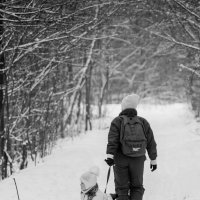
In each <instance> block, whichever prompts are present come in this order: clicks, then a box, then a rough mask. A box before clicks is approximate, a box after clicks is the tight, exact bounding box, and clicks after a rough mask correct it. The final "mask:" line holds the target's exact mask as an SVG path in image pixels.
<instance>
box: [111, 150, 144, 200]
mask: <svg viewBox="0 0 200 200" xmlns="http://www.w3.org/2000/svg"><path fill="white" fill-rule="evenodd" d="M145 160H146V156H141V157H135V158H133V157H128V156H125V155H123V154H122V153H117V154H116V155H115V156H114V161H115V165H114V177H115V178H114V180H115V192H116V193H117V194H118V195H119V197H118V200H129V199H130V200H142V197H143V194H144V190H145V189H144V187H143V173H144V161H145Z"/></svg>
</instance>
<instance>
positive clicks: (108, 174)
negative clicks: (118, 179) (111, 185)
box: [104, 166, 111, 193]
mask: <svg viewBox="0 0 200 200" xmlns="http://www.w3.org/2000/svg"><path fill="white" fill-rule="evenodd" d="M110 171H111V166H110V167H109V169H108V173H107V181H106V188H105V191H104V193H106V190H107V186H108V181H109V178H110Z"/></svg>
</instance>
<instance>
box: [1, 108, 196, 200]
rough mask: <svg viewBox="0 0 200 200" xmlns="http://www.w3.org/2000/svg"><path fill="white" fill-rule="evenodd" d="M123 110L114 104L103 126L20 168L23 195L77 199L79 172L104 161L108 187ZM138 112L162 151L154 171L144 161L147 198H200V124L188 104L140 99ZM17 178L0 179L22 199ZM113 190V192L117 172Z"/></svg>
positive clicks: (6, 192) (11, 196) (7, 192)
mask: <svg viewBox="0 0 200 200" xmlns="http://www.w3.org/2000/svg"><path fill="white" fill-rule="evenodd" d="M119 112H120V106H118V105H111V106H109V107H108V111H107V113H109V115H108V117H107V118H105V119H102V120H100V121H95V124H96V127H101V129H100V130H98V129H97V130H93V131H91V132H88V133H87V134H82V135H81V136H80V137H77V138H75V139H74V140H65V141H60V142H59V145H58V146H57V148H56V149H55V151H54V153H53V155H51V156H49V157H47V158H46V159H45V162H44V163H42V164H39V165H38V166H37V167H29V168H28V169H25V170H23V171H22V172H20V173H19V174H15V175H14V177H15V178H16V181H17V184H18V189H19V194H20V200H64V199H66V200H78V199H80V182H79V177H80V175H81V174H82V173H83V172H85V171H86V170H88V168H90V167H91V166H93V165H98V166H99V167H100V177H99V179H98V182H99V185H100V188H101V189H102V190H104V188H105V183H106V175H107V170H108V167H107V166H106V164H105V162H104V159H105V156H106V155H105V149H106V140H107V132H108V126H109V124H110V121H111V119H112V118H113V117H114V116H116V115H117V114H118V113H119ZM138 114H139V115H141V116H143V117H145V118H146V119H147V120H148V121H149V122H150V124H151V126H152V129H153V131H154V135H155V138H156V141H157V144H158V155H159V156H158V170H157V171H155V172H153V173H152V172H151V171H150V169H149V160H147V161H146V162H145V174H144V187H145V188H146V191H145V195H144V200H152V199H153V200H200V190H199V183H200V159H199V158H200V135H198V133H199V132H200V129H199V128H198V126H197V124H196V123H195V122H194V118H193V117H192V114H191V113H190V111H189V109H188V108H187V106H186V105H184V104H174V105H165V106H148V105H141V106H139V108H138ZM12 178H13V177H10V178H8V179H6V180H4V181H2V182H0V200H15V199H16V200H17V195H16V190H15V186H14V182H13V179H12ZM108 192H114V184H113V175H112V176H111V179H110V182H109V185H108Z"/></svg>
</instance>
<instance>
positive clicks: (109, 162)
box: [105, 158, 114, 166]
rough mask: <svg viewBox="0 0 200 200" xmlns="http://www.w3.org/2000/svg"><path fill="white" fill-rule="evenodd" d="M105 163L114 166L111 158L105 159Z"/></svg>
mask: <svg viewBox="0 0 200 200" xmlns="http://www.w3.org/2000/svg"><path fill="white" fill-rule="evenodd" d="M105 162H106V163H107V165H109V166H113V165H114V159H113V158H107V159H105Z"/></svg>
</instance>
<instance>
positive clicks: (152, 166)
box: [150, 160, 157, 172]
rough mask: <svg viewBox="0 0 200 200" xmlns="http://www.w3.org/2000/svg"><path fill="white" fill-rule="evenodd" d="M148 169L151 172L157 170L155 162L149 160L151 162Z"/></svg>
mask: <svg viewBox="0 0 200 200" xmlns="http://www.w3.org/2000/svg"><path fill="white" fill-rule="evenodd" d="M150 169H151V171H152V172H153V171H155V170H156V169H157V162H156V160H151V162H150Z"/></svg>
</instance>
